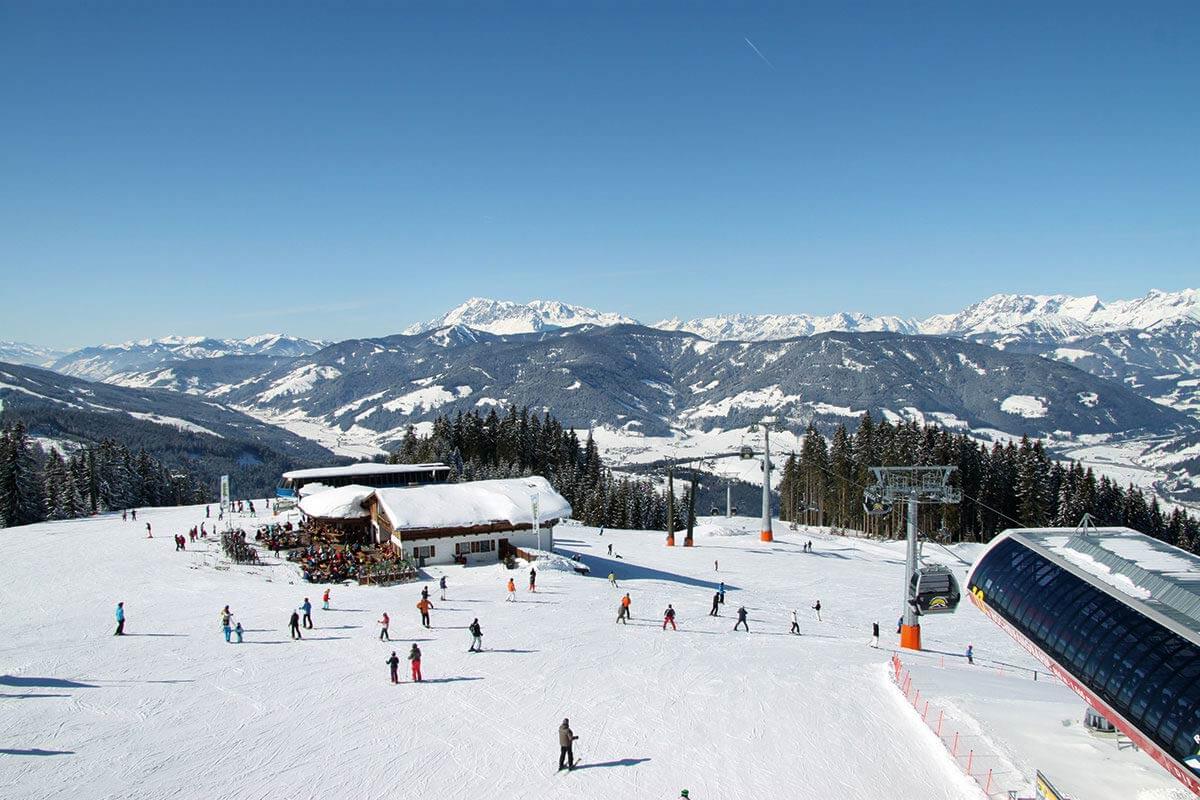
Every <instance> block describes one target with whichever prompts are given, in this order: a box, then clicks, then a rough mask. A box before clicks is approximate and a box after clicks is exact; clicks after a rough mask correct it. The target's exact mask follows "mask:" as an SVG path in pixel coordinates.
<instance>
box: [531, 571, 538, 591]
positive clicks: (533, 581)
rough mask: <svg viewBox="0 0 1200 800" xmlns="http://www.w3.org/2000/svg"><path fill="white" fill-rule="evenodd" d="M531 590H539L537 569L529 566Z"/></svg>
mask: <svg viewBox="0 0 1200 800" xmlns="http://www.w3.org/2000/svg"><path fill="white" fill-rule="evenodd" d="M529 591H531V592H536V591H537V570H536V569H534V568H533V567H530V568H529Z"/></svg>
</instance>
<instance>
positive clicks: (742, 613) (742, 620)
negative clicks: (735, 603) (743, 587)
mask: <svg viewBox="0 0 1200 800" xmlns="http://www.w3.org/2000/svg"><path fill="white" fill-rule="evenodd" d="M737 615H738V621H737V622H735V623H733V629H734V630H735V631H736V630H737V629H738V625H745V626H746V633H749V632H750V625H749V624H748V623H747V622H746V607H745V606H742V607H741V608H739V609H738V612H737Z"/></svg>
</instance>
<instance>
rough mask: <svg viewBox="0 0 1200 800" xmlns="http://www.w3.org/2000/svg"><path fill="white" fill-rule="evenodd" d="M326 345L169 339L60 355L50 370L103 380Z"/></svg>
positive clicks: (264, 338)
mask: <svg viewBox="0 0 1200 800" xmlns="http://www.w3.org/2000/svg"><path fill="white" fill-rule="evenodd" d="M326 344H327V342H321V341H314V340H312V339H299V338H296V337H293V336H286V335H284V334H281V333H267V334H263V335H261V336H251V337H249V338H246V339H211V338H208V337H206V336H168V337H166V338H162V339H141V340H139V341H133V342H124V343H122V344H102V345H98V346H95V347H85V348H83V349H81V350H76V351H74V352H72V353H67V354H66V355H63V356H61V357H60V358H58V359H57V360H56V361H55V362H54V363H53V364H51V365H50V368H51V369H53V370H54V371H55V372H61V373H62V374H64V375H70V376H72V377H76V378H86V379H88V380H94V381H102V380H106V379H108V378H111V377H113V376H114V375H123V374H131V373H138V372H143V371H145V370H149V369H154V368H155V367H160V366H162V365H164V364H171V363H175V362H179V361H193V360H196V359H208V358H223V357H225V356H271V357H276V358H295V357H297V356H306V355H309V354H310V353H315V352H316V351H318V350H320V349H321V348H322V347H324V346H325V345H326Z"/></svg>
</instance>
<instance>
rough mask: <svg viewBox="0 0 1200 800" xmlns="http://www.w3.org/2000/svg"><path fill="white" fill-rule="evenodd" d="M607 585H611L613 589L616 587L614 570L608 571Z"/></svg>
mask: <svg viewBox="0 0 1200 800" xmlns="http://www.w3.org/2000/svg"><path fill="white" fill-rule="evenodd" d="M608 585H609V586H611V587H613V588H614V589H616V588H618V587H617V573H615V572H610V573H608Z"/></svg>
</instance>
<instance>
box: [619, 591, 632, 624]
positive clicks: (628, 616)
mask: <svg viewBox="0 0 1200 800" xmlns="http://www.w3.org/2000/svg"><path fill="white" fill-rule="evenodd" d="M621 605H622V606H624V607H625V619H633V611H632V609H631V608H630V606H632V605H633V601H632V600H630V599H629V592H626V593H625V596H624V597H622V598H621Z"/></svg>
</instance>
